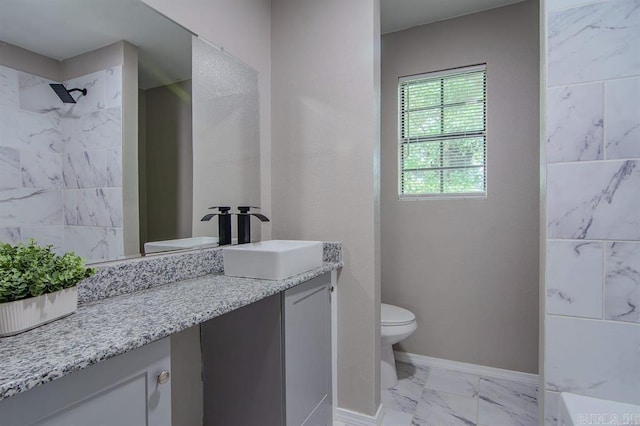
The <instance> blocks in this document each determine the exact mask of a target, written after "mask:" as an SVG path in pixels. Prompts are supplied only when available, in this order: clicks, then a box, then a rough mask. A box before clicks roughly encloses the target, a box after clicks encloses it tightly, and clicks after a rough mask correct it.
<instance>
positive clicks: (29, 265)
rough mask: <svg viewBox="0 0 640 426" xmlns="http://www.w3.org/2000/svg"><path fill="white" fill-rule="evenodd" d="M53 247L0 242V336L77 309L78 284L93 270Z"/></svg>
mask: <svg viewBox="0 0 640 426" xmlns="http://www.w3.org/2000/svg"><path fill="white" fill-rule="evenodd" d="M51 248H52V246H44V247H43V246H39V245H38V244H36V242H35V241H33V240H31V241H30V242H29V244H26V245H25V244H21V243H18V244H15V245H11V244H4V243H0V337H4V336H11V335H14V334H18V333H21V332H23V331H27V330H30V329H32V328H35V327H37V326H39V325H42V324H46V323H48V322H51V321H53V320H56V319H58V318H61V317H63V316H66V315H69V314H71V313H73V312H75V310H76V309H77V308H78V287H77V285H78V283H79V282H80V281H82V280H83V279H84V278H86V277H89V276H91V275H93V274H94V273H95V269H94V268H87V267H85V263H84V260H83V259H82V258H81V257H78V256H76V255H75V254H74V253H65V254H64V255H62V256H59V255H57V254H55V253H54V252H53V251H52V249H51Z"/></svg>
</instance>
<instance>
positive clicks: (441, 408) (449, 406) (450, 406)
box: [412, 389, 478, 426]
mask: <svg viewBox="0 0 640 426" xmlns="http://www.w3.org/2000/svg"><path fill="white" fill-rule="evenodd" d="M477 407H478V399H477V397H467V396H458V395H451V394H448V393H444V392H437V391H433V390H430V389H425V391H424V393H423V394H422V398H421V399H420V402H419V403H418V407H417V408H416V413H415V415H414V417H413V423H412V424H413V425H414V426H475V425H476V420H477Z"/></svg>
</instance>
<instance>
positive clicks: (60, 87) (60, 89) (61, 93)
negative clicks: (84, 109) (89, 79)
mask: <svg viewBox="0 0 640 426" xmlns="http://www.w3.org/2000/svg"><path fill="white" fill-rule="evenodd" d="M49 86H51V88H52V89H53V91H54V92H56V95H58V97H59V98H60V100H61V101H62V102H64V103H65V104H75V103H76V100H75V99H73V96H71V92H82V94H83V95H84V96H86V95H87V89H70V90H67V88H66V87H64V84H58V83H52V84H49Z"/></svg>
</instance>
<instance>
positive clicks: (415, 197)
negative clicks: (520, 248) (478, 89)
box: [396, 63, 488, 201]
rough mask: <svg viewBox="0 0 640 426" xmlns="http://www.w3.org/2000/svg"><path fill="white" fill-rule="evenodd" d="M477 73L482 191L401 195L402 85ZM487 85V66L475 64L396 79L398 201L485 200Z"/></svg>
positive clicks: (449, 137) (486, 184)
mask: <svg viewBox="0 0 640 426" xmlns="http://www.w3.org/2000/svg"><path fill="white" fill-rule="evenodd" d="M478 71H483V72H484V131H483V132H480V133H482V135H483V137H484V166H483V172H484V191H477V192H451V193H446V192H437V193H420V194H403V193H402V188H403V178H402V177H403V173H404V170H403V158H402V155H403V151H402V150H403V146H404V145H405V143H403V137H402V136H403V135H402V129H403V127H402V119H403V116H402V114H403V111H402V107H403V105H402V85H403V84H404V83H406V82H410V81H416V80H422V79H434V78H438V77H444V76H450V77H455V76H457V75H461V74H466V73H471V72H478ZM487 86H488V83H487V64H486V63H484V64H476V65H471V66H465V67H458V68H451V69H446V70H440V71H434V72H428V73H422V74H415V75H409V76H403V77H399V78H398V88H397V96H398V105H397V110H396V111H397V114H398V122H397V132H398V142H397V155H398V161H397V166H398V170H397V172H398V175H397V179H398V192H397V194H398V199H399V201H422V200H434V199H463V198H480V199H485V198H487V194H488V143H487V140H488V129H487V115H488V104H487V98H488V93H487V92H488V89H487ZM441 105H442V104H441ZM457 136H464V134H461V135H457ZM446 139H454V138H453V137H451V136H447V135H443V137H442V139H441V142H442V141H443V140H446Z"/></svg>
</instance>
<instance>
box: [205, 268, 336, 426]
mask: <svg viewBox="0 0 640 426" xmlns="http://www.w3.org/2000/svg"><path fill="white" fill-rule="evenodd" d="M330 287H331V274H329V273H328V274H324V275H322V276H319V277H316V278H314V279H312V280H310V281H308V282H306V283H303V284H300V285H298V286H296V287H293V288H291V289H289V290H286V291H285V292H283V293H280V294H275V295H273V296H270V297H267V298H265V299H263V300H260V301H259V302H255V303H252V304H250V305H247V306H245V307H243V308H240V309H237V310H235V311H232V312H229V313H227V314H224V315H222V316H220V317H218V318H214V319H213V320H211V321H207V322H206V323H204V324H202V327H201V346H202V353H203V385H204V390H203V395H204V401H203V407H204V425H205V426H230V425H234V426H253V425H265V426H281V425H286V426H301V425H305V426H329V425H331V424H332V401H331V377H332V375H331V307H330V297H331V294H330V292H329V289H330Z"/></svg>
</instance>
